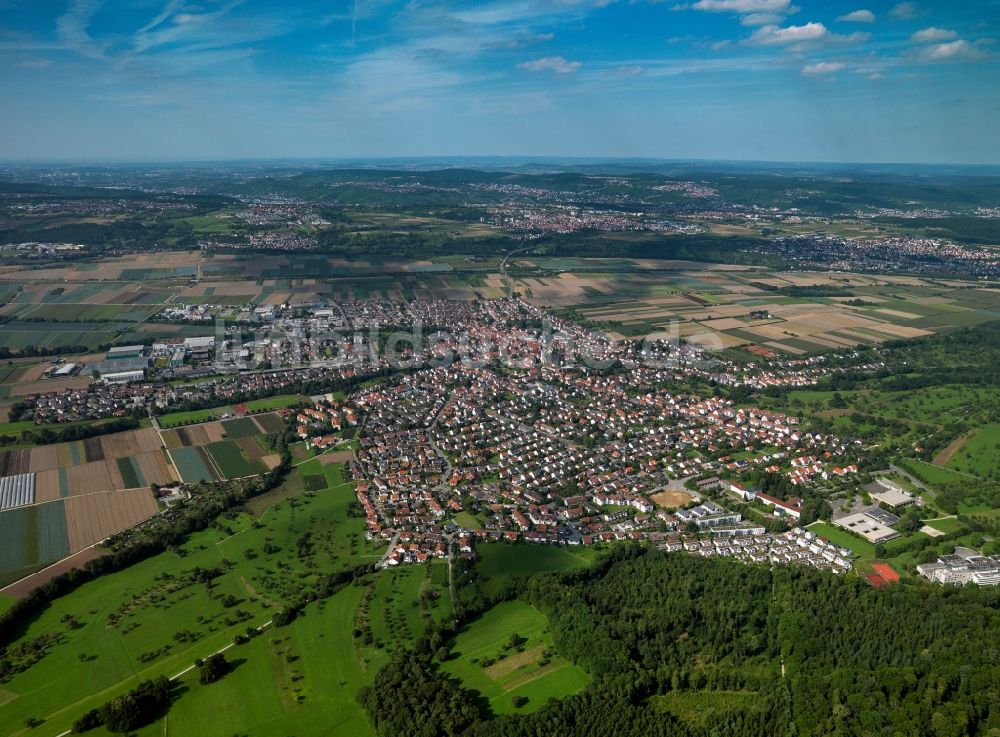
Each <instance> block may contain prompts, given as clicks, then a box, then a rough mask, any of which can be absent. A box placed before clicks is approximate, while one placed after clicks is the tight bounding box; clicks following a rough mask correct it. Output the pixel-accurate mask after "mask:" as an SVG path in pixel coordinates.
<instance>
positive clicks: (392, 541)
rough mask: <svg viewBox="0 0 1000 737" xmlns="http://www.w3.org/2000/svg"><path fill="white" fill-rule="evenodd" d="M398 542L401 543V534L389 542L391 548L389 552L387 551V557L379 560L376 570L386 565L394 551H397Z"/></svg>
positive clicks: (384, 556)
mask: <svg viewBox="0 0 1000 737" xmlns="http://www.w3.org/2000/svg"><path fill="white" fill-rule="evenodd" d="M398 542H399V533H398V532H397V533H396V534H395V535H393V537H392V540H390V541H389V548H388V550H386V551H385V555H383V556H382V557H381V558H379V561H378V563H376V564H375V567H376V568H381V567H382V566H383V565H384V564H385V562H386V561H387V560H388V559H389V555H390V554H391V553H392V551H393V550H395V549H396V543H398Z"/></svg>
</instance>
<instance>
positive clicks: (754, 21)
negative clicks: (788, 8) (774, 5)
mask: <svg viewBox="0 0 1000 737" xmlns="http://www.w3.org/2000/svg"><path fill="white" fill-rule="evenodd" d="M784 20H785V17H784V16H783V15H778V14H777V13H750V15H744V16H743V17H741V18H740V23H741V24H742V25H744V26H776V25H778V24H779V23H781V22H782V21H784Z"/></svg>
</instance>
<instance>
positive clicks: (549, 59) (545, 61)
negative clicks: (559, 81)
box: [517, 56, 583, 74]
mask: <svg viewBox="0 0 1000 737" xmlns="http://www.w3.org/2000/svg"><path fill="white" fill-rule="evenodd" d="M517 66H518V68H519V69H524V70H526V71H529V72H555V73H556V74H570V73H572V72H575V71H576V70H577V69H579V68H580V67H581V66H583V65H582V64H581V63H580V62H578V61H568V60H567V59H564V58H563V57H561V56H546V57H543V58H541V59H535V60H534V61H526V62H523V63H521V64H518V65H517Z"/></svg>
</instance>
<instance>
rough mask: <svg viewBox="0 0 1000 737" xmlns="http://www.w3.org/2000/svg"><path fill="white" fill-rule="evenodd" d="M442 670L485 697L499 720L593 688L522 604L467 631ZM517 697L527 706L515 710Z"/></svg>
mask: <svg viewBox="0 0 1000 737" xmlns="http://www.w3.org/2000/svg"><path fill="white" fill-rule="evenodd" d="M441 667H442V669H443V670H444V671H445V672H446V673H448V674H449V675H452V676H454V677H456V678H458V679H459V680H461V681H462V684H463V686H465V687H466V688H470V689H474V690H476V691H478V692H479V693H481V694H482V695H483V696H484V697H486V698H487V699H488V700H489V704H490V709H491V710H492V711H493V712H494V713H496V714H508V713H512V712H517V711H534V710H536V709H538V708H540V707H542V706H543V705H544V704H545V702H546V701H547V700H548V699H550V698H562V697H564V696H568V695H570V694H573V693H576V692H577V691H579V690H581V689H582V688H584V687H585V686H586V685H587V684H588V683H589V682H590V676H588V675H587V673H586V672H585V671H584V670H583V669H581V668H579V667H578V666H576V665H573V664H572V663H570V662H569V661H567V660H566V659H564V658H562V657H560V656H559V655H558V654H557V653H556V652H555V647H554V645H553V642H552V636H551V635H550V634H549V632H548V620H547V619H546V617H545V615H543V614H542V613H541V612H539V611H538V610H537V609H535V608H533V607H531V606H530V605H528V604H524V603H523V602H520V601H510V602H504V603H502V604H498V605H497V606H495V607H493V608H492V609H490V610H489V611H487V612H486V613H485V614H483V616H482V617H480V618H479V619H477V620H476V621H474V622H472V623H471V624H469V625H467V626H466V627H465V628H464V629H463V630H462V631H461V632H460V633H459V634H458V636H457V637H456V638H455V642H454V644H453V646H452V655H451V657H450V658H449V659H448V660H447V661H445V662H444V663H442V665H441ZM514 697H521V698H525V699H527V702H526V703H525V704H524V705H523V706H522V707H520V708H516V707H515V706H514V705H513V704H512V699H513V698H514Z"/></svg>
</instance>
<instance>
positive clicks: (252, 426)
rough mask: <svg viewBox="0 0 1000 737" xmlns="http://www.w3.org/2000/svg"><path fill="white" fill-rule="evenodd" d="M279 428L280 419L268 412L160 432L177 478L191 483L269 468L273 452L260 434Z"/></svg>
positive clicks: (257, 472) (260, 471)
mask: <svg viewBox="0 0 1000 737" xmlns="http://www.w3.org/2000/svg"><path fill="white" fill-rule="evenodd" d="M282 427H284V421H283V420H281V418H280V417H279V416H278V415H276V414H274V413H271V412H268V413H265V414H261V415H257V416H248V417H240V418H237V419H233V420H223V421H221V422H220V421H214V420H213V421H210V422H204V423H200V424H193V425H183V426H178V427H175V428H173V429H169V430H163V431H162V433H161V435H162V437H163V442H164V444H165V446H166V448H167V449H168V452H169V455H170V458H171V459H172V461H173V463H174V464H175V465H176V467H177V470H178V472H179V474H180V477H181V480H183V481H185V482H187V483H194V482H197V481H211V480H217V479H220V478H240V477H243V476H253V475H256V474H259V473H264V472H265V471H267V470H268V469H269V468H273V467H274V465H275V464H274V462H273V461H274V459H273V458H272V457H271V456H272V455H273V452H272V451H271V450H270V449H269V448H268V446H267V445H266V441H265V439H264V435H266V434H267V433H268V432H272V431H276V430H279V429H281V428H282ZM268 428H273V429H271V430H269V429H268Z"/></svg>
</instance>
